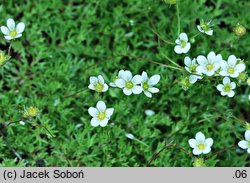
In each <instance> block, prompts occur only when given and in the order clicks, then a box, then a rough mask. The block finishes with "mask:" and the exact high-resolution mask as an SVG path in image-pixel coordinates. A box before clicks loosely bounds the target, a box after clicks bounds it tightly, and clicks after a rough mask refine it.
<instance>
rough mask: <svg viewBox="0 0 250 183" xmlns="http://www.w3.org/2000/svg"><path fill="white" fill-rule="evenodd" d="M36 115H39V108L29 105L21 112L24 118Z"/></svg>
mask: <svg viewBox="0 0 250 183" xmlns="http://www.w3.org/2000/svg"><path fill="white" fill-rule="evenodd" d="M38 115H39V110H38V109H37V108H36V107H34V106H31V107H29V108H28V109H24V112H23V117H24V118H33V117H36V116H38Z"/></svg>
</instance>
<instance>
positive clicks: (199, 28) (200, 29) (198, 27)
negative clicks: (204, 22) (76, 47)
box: [197, 25, 204, 33]
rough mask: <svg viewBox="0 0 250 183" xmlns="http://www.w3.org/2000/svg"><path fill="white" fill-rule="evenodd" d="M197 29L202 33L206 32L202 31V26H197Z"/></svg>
mask: <svg viewBox="0 0 250 183" xmlns="http://www.w3.org/2000/svg"><path fill="white" fill-rule="evenodd" d="M197 29H198V30H199V31H200V32H202V33H203V32H204V30H202V28H201V26H200V25H197Z"/></svg>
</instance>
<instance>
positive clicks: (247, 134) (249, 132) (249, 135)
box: [245, 130, 250, 140]
mask: <svg viewBox="0 0 250 183" xmlns="http://www.w3.org/2000/svg"><path fill="white" fill-rule="evenodd" d="M245 139H246V140H250V130H246V132H245Z"/></svg>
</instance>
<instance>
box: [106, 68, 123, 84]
mask: <svg viewBox="0 0 250 183" xmlns="http://www.w3.org/2000/svg"><path fill="white" fill-rule="evenodd" d="M123 73H124V70H120V71H119V72H118V76H116V77H115V78H114V79H113V81H112V82H111V83H109V85H110V86H112V87H116V84H115V81H116V80H117V79H121V75H122V74H123Z"/></svg>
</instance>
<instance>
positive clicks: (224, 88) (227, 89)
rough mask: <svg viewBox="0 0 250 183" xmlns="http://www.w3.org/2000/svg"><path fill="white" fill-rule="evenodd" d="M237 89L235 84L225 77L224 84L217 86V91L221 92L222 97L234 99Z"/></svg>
mask: <svg viewBox="0 0 250 183" xmlns="http://www.w3.org/2000/svg"><path fill="white" fill-rule="evenodd" d="M235 88H236V84H235V82H231V81H230V79H229V77H225V78H224V79H223V84H219V85H217V90H219V91H220V92H221V95H222V96H226V95H227V96H228V97H233V96H234V91H233V89H235Z"/></svg>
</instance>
